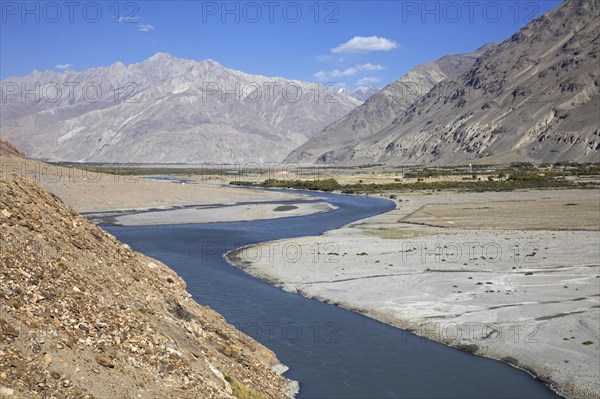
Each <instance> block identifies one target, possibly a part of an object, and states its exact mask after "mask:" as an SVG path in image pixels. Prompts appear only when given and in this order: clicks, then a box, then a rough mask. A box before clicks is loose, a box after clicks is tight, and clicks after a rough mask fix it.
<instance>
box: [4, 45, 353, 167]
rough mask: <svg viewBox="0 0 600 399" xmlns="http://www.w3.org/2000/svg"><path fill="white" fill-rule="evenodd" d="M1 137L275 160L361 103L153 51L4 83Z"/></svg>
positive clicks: (98, 154) (35, 150)
mask: <svg viewBox="0 0 600 399" xmlns="http://www.w3.org/2000/svg"><path fill="white" fill-rule="evenodd" d="M1 94H2V98H3V100H4V101H3V103H2V114H1V119H0V122H1V130H0V132H1V136H2V138H4V139H7V140H9V141H10V142H12V143H13V144H15V145H16V146H17V147H18V148H19V149H21V150H22V151H23V152H24V153H26V154H27V155H28V156H32V157H36V158H42V159H51V160H61V161H77V162H83V161H85V162H139V163H145V162H148V163H167V162H189V163H238V162H239V163H247V162H258V163H261V162H277V161H281V160H282V159H283V158H284V157H285V155H287V154H288V153H289V152H290V151H291V150H293V149H294V148H296V147H297V146H298V145H300V144H302V143H303V142H305V141H306V140H307V139H308V138H310V137H311V135H313V134H315V133H316V132H318V131H320V130H322V129H323V128H324V127H325V126H327V125H328V124H330V123H331V122H333V121H335V120H337V119H339V118H341V117H342V116H344V115H345V114H347V113H348V112H349V111H350V110H352V109H353V108H355V107H356V106H357V105H359V104H361V101H359V100H356V99H354V98H353V97H351V96H349V95H346V94H344V93H338V92H335V91H333V90H332V89H328V88H325V87H323V86H320V85H317V84H316V83H309V82H302V81H293V80H286V79H283V78H269V77H265V76H259V75H250V74H246V73H243V72H240V71H236V70H232V69H228V68H225V67H223V66H222V65H220V64H219V63H217V62H215V61H212V60H205V61H200V62H197V61H193V60H186V59H181V58H176V57H173V56H171V55H169V54H166V53H157V54H155V55H154V56H152V57H150V58H149V59H147V60H145V61H144V62H141V63H139V64H132V65H128V66H125V65H123V64H122V63H120V62H117V63H115V64H113V65H111V66H109V67H101V68H93V69H89V70H86V71H83V72H74V71H66V72H60V73H57V72H44V73H40V72H37V71H34V72H33V73H31V74H30V75H27V76H25V77H22V78H9V79H6V80H4V81H3V82H2V93H1Z"/></svg>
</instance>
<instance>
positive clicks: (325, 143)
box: [286, 43, 496, 163]
mask: <svg viewBox="0 0 600 399" xmlns="http://www.w3.org/2000/svg"><path fill="white" fill-rule="evenodd" d="M495 45H496V44H493V43H491V44H487V45H485V46H483V47H481V48H479V49H477V50H476V51H474V52H472V53H465V54H457V55H448V56H445V57H443V58H440V59H439V60H437V61H434V62H428V63H426V64H422V65H418V66H416V67H415V68H413V69H412V70H410V71H409V72H408V73H407V74H405V75H403V76H402V77H401V78H400V79H398V80H396V81H395V82H393V83H391V84H389V85H387V86H386V87H384V88H383V89H381V90H379V91H377V92H376V93H374V94H373V95H372V96H370V97H369V98H368V99H367V100H366V101H365V103H364V104H363V105H361V106H360V107H357V108H355V109H354V110H352V111H351V112H350V113H349V114H348V115H346V116H345V117H343V118H342V119H340V120H338V121H336V122H334V123H332V124H331V125H329V126H327V127H326V128H325V129H324V130H323V131H322V132H320V133H319V134H318V135H316V136H315V137H313V138H312V139H310V140H309V141H307V142H306V143H305V144H303V145H301V146H300V147H298V148H297V149H295V150H294V151H293V152H292V153H291V154H290V155H289V156H288V157H287V159H286V162H306V163H314V162H316V161H319V162H327V161H333V160H336V159H337V154H338V153H344V152H345V151H346V150H348V149H351V148H353V147H354V146H355V144H356V143H358V142H361V141H363V140H365V139H366V138H368V137H370V136H372V135H374V134H375V133H377V132H379V131H380V130H381V129H383V128H384V127H386V126H388V125H389V124H390V123H391V122H392V121H393V120H394V119H396V117H398V116H399V115H402V114H403V113H404V111H406V109H408V107H409V106H410V105H411V104H412V103H413V102H414V101H415V100H417V99H418V98H420V97H421V96H423V95H425V94H427V93H428V92H429V91H430V90H431V89H432V88H433V87H434V86H435V85H436V84H437V83H439V82H441V81H443V80H444V79H448V78H454V77H456V76H458V75H460V74H461V73H463V72H465V71H467V70H468V69H469V68H470V67H471V66H472V65H473V64H474V63H475V60H476V59H477V57H479V56H480V55H481V54H483V53H484V52H485V51H487V50H488V49H490V48H492V47H494V46H495ZM367 163H369V162H367Z"/></svg>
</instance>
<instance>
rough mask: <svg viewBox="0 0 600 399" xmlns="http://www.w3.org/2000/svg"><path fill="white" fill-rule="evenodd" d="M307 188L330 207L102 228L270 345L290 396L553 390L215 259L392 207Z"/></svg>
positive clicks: (533, 394)
mask: <svg viewBox="0 0 600 399" xmlns="http://www.w3.org/2000/svg"><path fill="white" fill-rule="evenodd" d="M306 194H311V195H318V196H319V197H324V198H326V200H327V201H328V202H330V203H331V204H333V205H335V206H337V207H338V208H337V209H335V210H333V211H330V212H326V213H322V214H316V215H307V216H298V217H286V218H279V219H271V220H259V221H248V222H231V223H208V224H185V225H160V226H135V227H124V226H115V225H110V224H104V225H102V227H103V228H104V229H105V230H107V231H108V232H110V233H111V234H113V235H115V236H116V237H117V238H118V239H119V240H121V241H123V242H125V243H128V244H129V245H130V246H131V247H132V248H133V249H135V250H138V251H140V252H143V253H145V254H146V255H148V256H151V257H154V258H156V259H158V260H160V261H162V262H164V263H165V264H167V265H169V266H170V267H171V268H172V269H174V270H175V271H176V272H177V273H178V274H179V275H180V276H181V277H182V278H183V279H184V280H185V281H186V282H187V288H188V291H189V292H190V293H191V294H192V295H193V298H194V299H195V300H196V301H197V302H199V303H200V304H202V305H207V306H210V307H211V308H213V309H215V310H216V311H218V312H219V313H221V314H222V315H223V316H224V317H225V318H226V320H227V321H228V322H229V323H231V324H233V325H235V326H236V327H238V329H240V330H242V331H244V332H245V333H247V334H248V335H250V336H252V337H253V338H255V339H257V340H258V341H259V342H261V343H262V344H263V345H265V346H267V347H269V348H270V349H271V350H273V351H274V352H275V353H276V354H277V357H278V358H279V360H281V361H282V362H283V363H284V364H286V365H287V366H289V367H290V370H289V371H287V372H286V373H285V375H286V376H287V377H288V378H291V379H294V380H297V381H299V382H300V393H299V395H298V396H297V397H298V398H372V399H375V398H477V399H479V398H557V397H558V396H557V395H556V394H555V393H554V392H553V391H551V390H550V389H549V388H548V387H546V386H545V385H544V384H543V383H541V382H540V381H538V380H536V379H534V378H533V377H531V376H530V375H529V374H527V373H526V372H524V371H521V370H517V369H515V368H513V367H511V366H509V365H507V364H504V363H502V362H498V361H495V360H491V359H486V358H482V357H478V356H475V355H472V354H470V353H467V352H463V351H460V350H458V349H454V348H450V347H447V346H445V345H442V344H439V343H436V342H433V341H430V340H427V339H423V338H420V337H417V336H415V335H413V334H411V333H408V332H405V331H403V330H400V329H397V328H394V327H391V326H389V325H386V324H384V323H380V322H378V321H376V320H373V319H371V318H368V317H366V316H363V315H360V314H357V313H354V312H351V311H348V310H345V309H342V308H339V307H337V306H334V305H331V304H327V303H324V302H319V301H315V300H311V299H307V298H304V297H302V296H300V295H297V294H291V293H287V292H284V291H283V290H281V289H279V288H276V287H274V286H271V285H270V284H268V283H266V282H263V281H260V280H258V279H256V278H254V277H252V276H250V275H248V274H246V273H245V272H243V271H241V270H239V269H237V268H235V267H233V266H231V265H229V264H228V263H227V262H226V261H225V260H224V258H223V254H224V253H225V252H227V251H230V250H233V249H235V248H238V247H241V246H244V245H249V244H254V243H259V242H264V241H270V240H275V239H281V238H293V237H300V236H307V235H319V234H321V233H323V232H325V231H327V230H331V229H334V228H338V227H340V226H343V225H345V224H348V223H351V222H353V221H357V220H360V219H363V218H366V217H369V216H374V215H377V214H380V213H383V212H386V211H389V210H391V209H393V208H394V205H393V203H392V202H391V201H386V200H383V199H379V198H372V197H358V196H346V195H340V194H324V193H318V194H314V193H306ZM290 267H293V266H290Z"/></svg>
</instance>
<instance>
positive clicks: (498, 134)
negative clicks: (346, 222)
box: [288, 0, 600, 164]
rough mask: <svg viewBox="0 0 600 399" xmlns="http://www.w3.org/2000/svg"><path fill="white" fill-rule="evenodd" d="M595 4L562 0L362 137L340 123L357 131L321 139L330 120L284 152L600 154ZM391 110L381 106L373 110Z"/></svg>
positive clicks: (341, 155)
mask: <svg viewBox="0 0 600 399" xmlns="http://www.w3.org/2000/svg"><path fill="white" fill-rule="evenodd" d="M599 8H600V3H599V2H598V1H596V0H567V1H566V2H565V3H563V4H562V5H561V6H559V7H558V8H556V9H554V10H552V11H550V12H548V13H546V14H545V15H543V16H542V17H540V18H538V19H536V20H535V21H533V22H531V23H530V24H528V25H527V26H526V27H525V28H523V29H522V30H520V31H519V32H517V33H515V34H514V35H513V36H512V37H511V38H509V39H507V40H505V41H504V42H502V43H501V44H499V45H498V46H497V47H495V48H493V49H491V50H490V51H489V52H487V53H485V54H484V55H482V56H481V57H480V58H479V59H478V60H477V62H476V63H475V64H474V65H473V66H472V67H471V68H470V69H469V70H468V71H467V72H466V73H463V74H461V75H460V76H458V77H457V78H454V79H448V80H446V81H443V82H441V83H440V84H438V85H437V86H436V87H435V88H434V89H433V90H432V91H431V92H429V93H428V94H427V95H426V96H424V97H422V98H420V99H419V100H418V101H416V102H415V103H414V104H412V105H411V106H410V107H409V108H408V109H407V110H406V111H405V112H402V113H400V114H399V115H398V117H397V118H395V119H394V120H393V121H392V123H389V124H386V125H385V126H381V124H376V125H377V126H375V127H374V128H371V129H368V130H367V131H366V133H365V134H364V135H363V136H362V138H361V137H356V136H355V133H354V131H352V130H351V129H350V128H351V127H352V125H346V127H345V129H344V128H342V129H339V130H336V129H333V130H334V133H335V134H337V135H339V134H340V132H341V133H343V132H346V134H348V135H349V136H352V137H353V138H354V140H351V141H346V142H340V141H339V140H338V142H337V143H336V141H334V140H331V139H330V140H329V141H327V140H324V138H327V135H326V133H327V131H331V130H332V126H333V127H334V128H335V126H336V125H337V124H339V123H340V122H336V123H335V124H333V125H332V126H330V127H328V128H327V130H326V131H325V132H323V133H322V134H320V135H319V136H318V138H315V139H312V140H311V141H309V142H308V143H307V144H305V145H303V146H301V147H300V148H299V149H297V150H295V151H294V152H293V153H292V155H291V156H290V157H289V158H288V159H291V160H312V161H314V160H316V159H318V158H319V157H320V158H322V159H327V160H328V161H330V162H337V163H351V164H362V163H374V162H376V163H388V164H402V163H404V164H407V163H408V164H412V163H423V162H425V163H439V164H451V163H461V162H465V161H472V160H479V159H483V160H485V161H489V162H512V161H540V162H542V161H543V162H555V161H580V162H600V111H599V110H600V92H599V86H600V80H599V75H600V67H599V62H600V60H599V54H598V46H599V43H600V39H599V36H598V26H600V19H599ZM380 94H381V93H380ZM380 94H378V95H377V96H373V97H372V98H371V100H369V101H367V102H366V103H365V105H363V106H361V107H360V108H358V109H356V110H354V111H353V112H351V115H352V114H356V113H357V112H359V111H361V110H362V109H363V108H365V107H366V106H368V105H369V103H370V102H371V101H373V100H376V97H378V96H379V95H380ZM377 109H378V108H376V107H375V108H374V112H375V111H376V110H377ZM384 109H385V108H384ZM347 119H348V118H347V117H346V118H344V119H342V121H345V120H347ZM373 119H377V118H373ZM373 119H372V120H373ZM388 119H389V114H385V115H382V117H381V118H379V119H378V120H384V121H386V122H387V121H388ZM360 121H361V120H359V121H357V123H360ZM367 123H368V122H367ZM365 129H366V128H365ZM367 133H371V134H367ZM334 137H337V136H334ZM319 140H323V141H319ZM332 142H333V143H334V144H337V145H331V143H332Z"/></svg>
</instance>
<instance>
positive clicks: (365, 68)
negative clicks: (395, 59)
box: [355, 62, 385, 71]
mask: <svg viewBox="0 0 600 399" xmlns="http://www.w3.org/2000/svg"><path fill="white" fill-rule="evenodd" d="M355 68H356V69H358V70H359V71H383V70H384V69H385V67H384V66H383V65H379V64H376V65H373V64H371V63H370V62H367V63H366V64H360V65H356V66H355Z"/></svg>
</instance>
